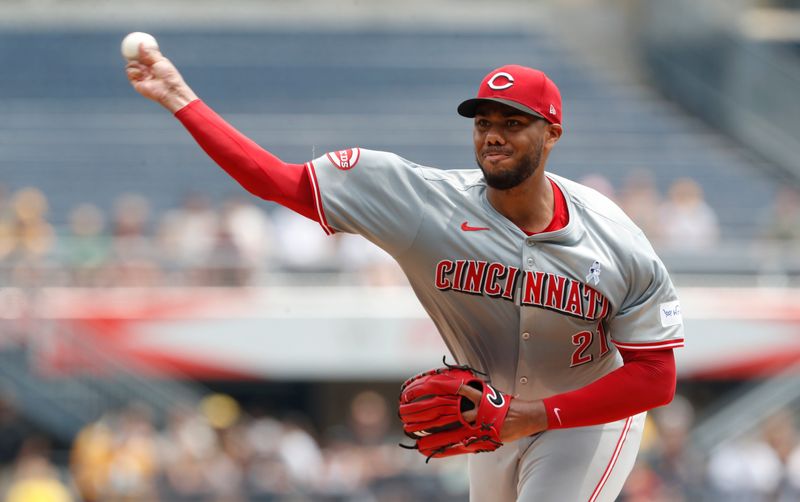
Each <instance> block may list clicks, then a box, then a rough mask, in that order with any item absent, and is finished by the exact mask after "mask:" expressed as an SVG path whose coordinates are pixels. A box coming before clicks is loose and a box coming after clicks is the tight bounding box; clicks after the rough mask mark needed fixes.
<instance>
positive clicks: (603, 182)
mask: <svg viewBox="0 0 800 502" xmlns="http://www.w3.org/2000/svg"><path fill="white" fill-rule="evenodd" d="M578 183H581V184H583V185H585V186H587V187H589V188H593V189H594V190H597V191H598V192H600V193H601V194H602V195H605V196H606V197H608V198H609V199H611V200H613V201H615V202H616V200H617V194H616V191H615V190H614V185H613V184H612V183H611V182H610V181H609V180H608V178H606V177H605V176H603V175H602V174H598V173H592V174H587V175H586V176H583V177H582V178H580V179H579V180H578Z"/></svg>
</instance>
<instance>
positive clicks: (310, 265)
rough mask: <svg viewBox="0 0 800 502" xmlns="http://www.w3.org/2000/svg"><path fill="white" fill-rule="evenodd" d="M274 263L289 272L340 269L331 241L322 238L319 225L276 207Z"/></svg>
mask: <svg viewBox="0 0 800 502" xmlns="http://www.w3.org/2000/svg"><path fill="white" fill-rule="evenodd" d="M273 222H274V224H275V237H276V240H277V241H276V244H277V249H276V252H275V257H276V259H278V260H279V263H280V264H281V265H282V266H283V267H284V268H285V269H287V270H289V271H291V272H332V271H335V270H336V269H337V268H338V267H339V265H340V264H339V263H337V262H336V259H335V248H334V243H335V241H334V239H331V238H329V237H328V236H326V235H325V232H324V231H323V230H322V228H320V226H319V223H316V222H314V221H311V220H309V219H307V218H304V217H302V216H299V215H298V214H296V213H294V212H292V211H290V210H289V209H286V208H283V207H278V208H276V209H275V211H274V213H273Z"/></svg>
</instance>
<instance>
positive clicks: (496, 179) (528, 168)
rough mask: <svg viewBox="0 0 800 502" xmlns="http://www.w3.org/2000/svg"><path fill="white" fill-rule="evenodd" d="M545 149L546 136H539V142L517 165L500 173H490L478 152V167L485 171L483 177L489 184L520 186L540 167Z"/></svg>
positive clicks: (493, 185)
mask: <svg viewBox="0 0 800 502" xmlns="http://www.w3.org/2000/svg"><path fill="white" fill-rule="evenodd" d="M543 149H544V138H539V142H538V144H537V145H536V146H535V147H534V148H532V149H531V151H529V152H528V153H527V154H526V155H525V156H524V157H522V158H521V159H520V161H519V162H518V163H517V165H515V166H514V167H513V168H511V169H508V170H505V171H501V172H498V173H489V172H488V171H487V170H486V169H484V167H483V164H482V163H481V161H480V158H479V157H478V154H477V153H476V154H475V161H476V162H477V163H478V167H479V168H480V169H481V172H483V177H484V179H485V180H486V184H487V185H489V186H490V187H492V188H494V189H497V190H510V189H512V188H514V187H516V186H519V185H520V184H521V183H522V182H523V181H525V180H527V179H528V178H530V177H531V175H533V173H535V172H536V169H537V168H538V167H539V163H540V162H541V161H542V150H543Z"/></svg>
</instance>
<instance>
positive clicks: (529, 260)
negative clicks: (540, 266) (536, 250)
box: [525, 258, 533, 267]
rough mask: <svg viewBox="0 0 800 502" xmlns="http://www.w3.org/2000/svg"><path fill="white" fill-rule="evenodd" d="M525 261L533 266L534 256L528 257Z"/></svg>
mask: <svg viewBox="0 0 800 502" xmlns="http://www.w3.org/2000/svg"><path fill="white" fill-rule="evenodd" d="M525 263H527V264H528V266H529V267H532V266H533V258H528V259H527V260H526V261H525Z"/></svg>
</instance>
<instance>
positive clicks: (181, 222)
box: [158, 193, 219, 285]
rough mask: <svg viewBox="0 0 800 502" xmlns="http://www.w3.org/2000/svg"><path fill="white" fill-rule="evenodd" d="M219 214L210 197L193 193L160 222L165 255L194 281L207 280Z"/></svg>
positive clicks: (201, 281)
mask: <svg viewBox="0 0 800 502" xmlns="http://www.w3.org/2000/svg"><path fill="white" fill-rule="evenodd" d="M218 228H219V216H218V215H217V213H216V212H215V211H214V209H213V207H212V206H211V203H210V201H209V200H208V198H207V197H206V196H204V195H202V194H198V193H193V194H189V195H188V196H186V198H185V199H184V201H183V205H182V206H181V207H180V208H178V209H173V210H171V211H168V212H167V213H165V214H164V216H163V217H162V219H161V224H160V226H159V230H158V233H159V241H160V244H161V251H162V252H163V257H164V258H165V259H166V260H167V261H169V262H170V264H171V265H172V266H174V267H175V268H176V269H177V271H178V273H179V275H180V276H181V278H183V279H185V282H186V283H187V284H190V285H195V284H197V285H200V284H207V283H208V280H209V277H208V275H209V272H208V267H210V266H211V264H210V262H211V259H212V252H213V250H214V245H215V242H216V237H217V232H218Z"/></svg>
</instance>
